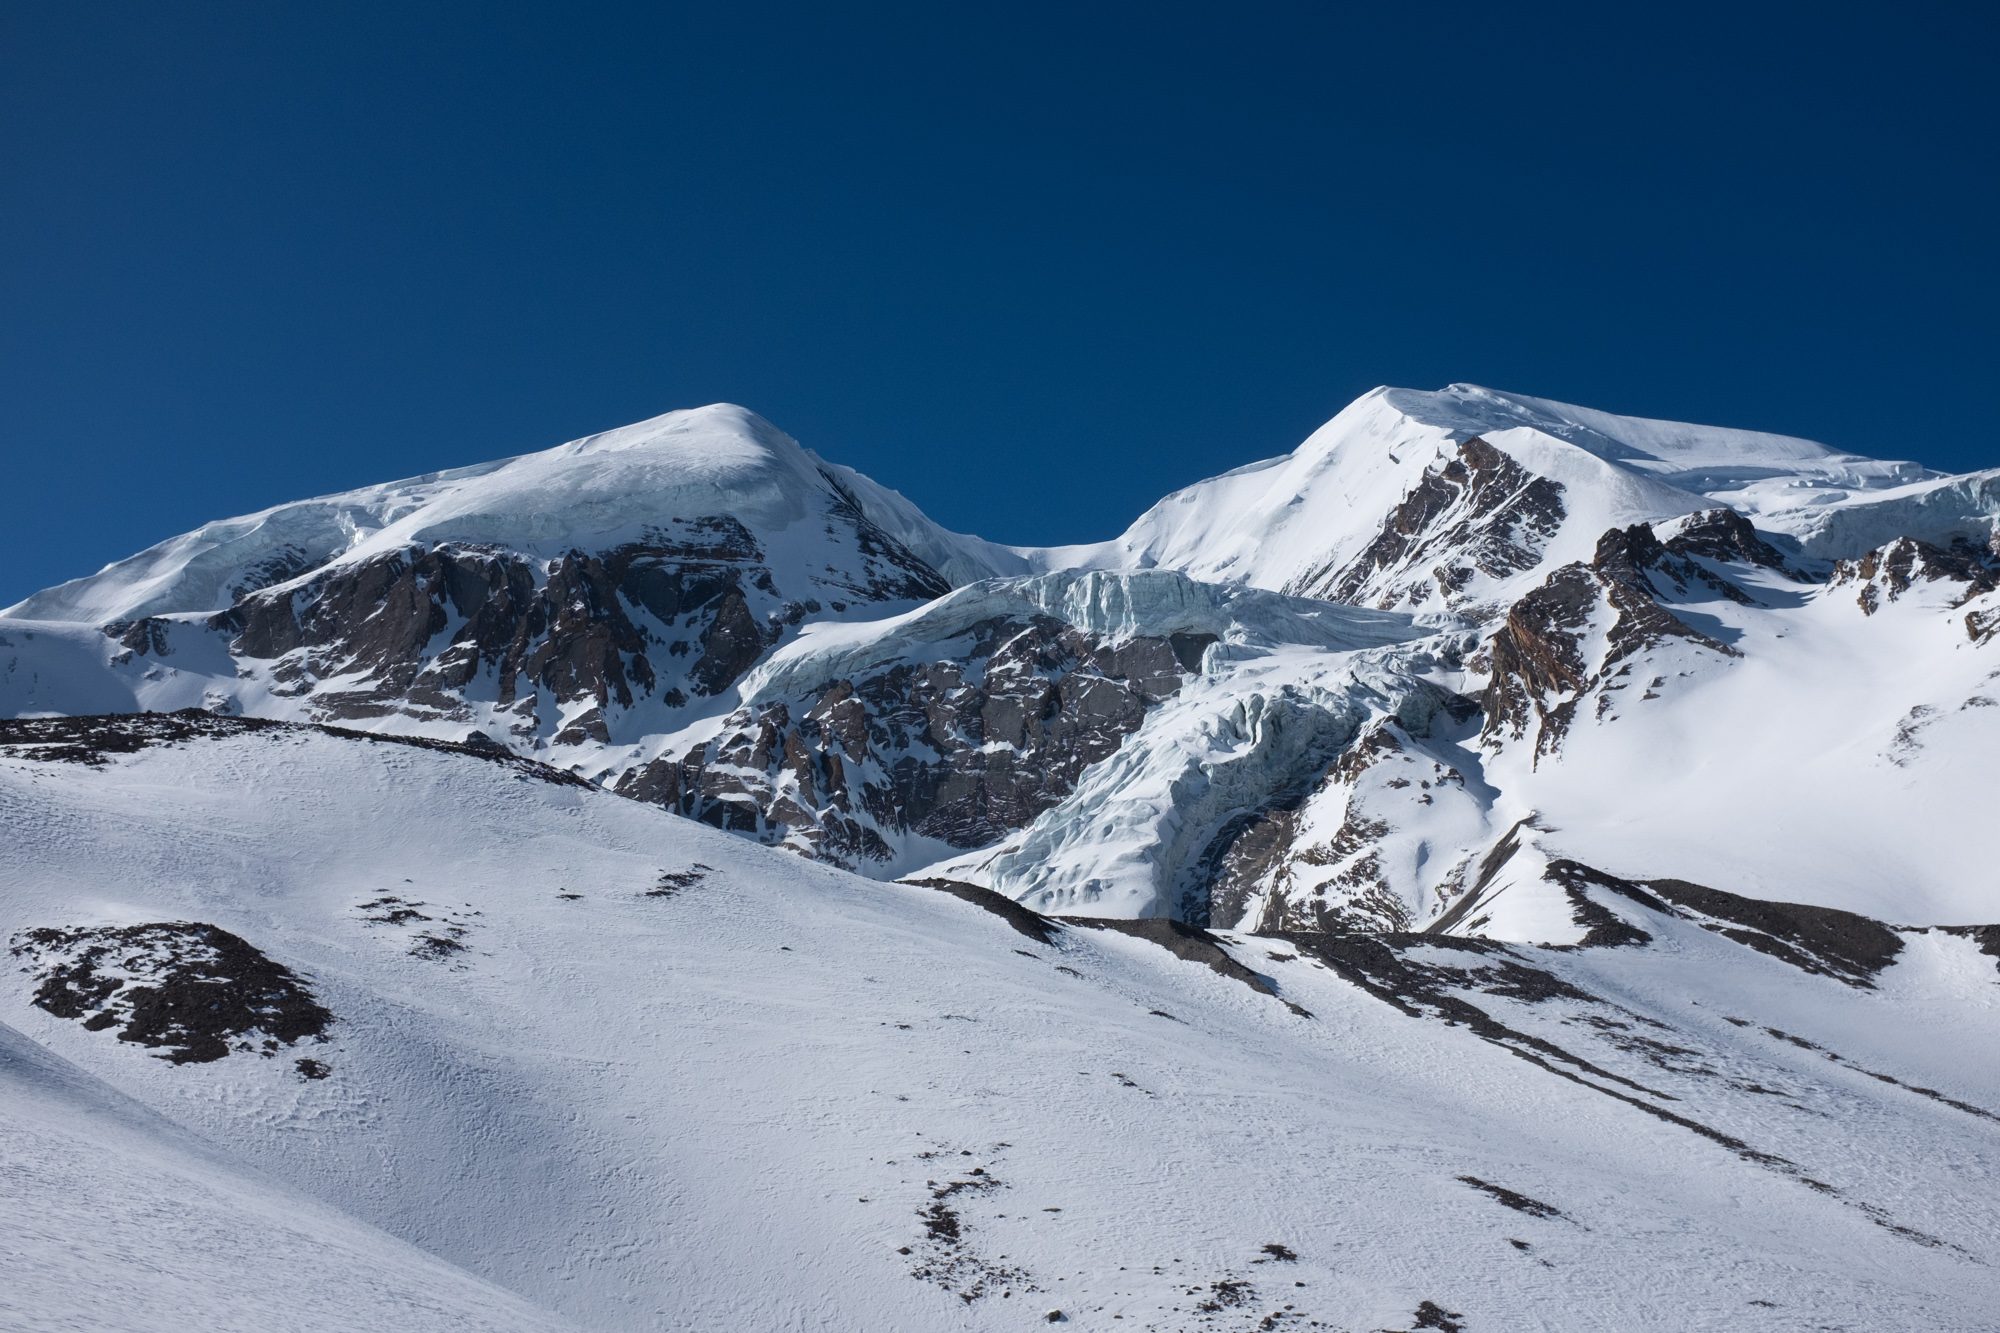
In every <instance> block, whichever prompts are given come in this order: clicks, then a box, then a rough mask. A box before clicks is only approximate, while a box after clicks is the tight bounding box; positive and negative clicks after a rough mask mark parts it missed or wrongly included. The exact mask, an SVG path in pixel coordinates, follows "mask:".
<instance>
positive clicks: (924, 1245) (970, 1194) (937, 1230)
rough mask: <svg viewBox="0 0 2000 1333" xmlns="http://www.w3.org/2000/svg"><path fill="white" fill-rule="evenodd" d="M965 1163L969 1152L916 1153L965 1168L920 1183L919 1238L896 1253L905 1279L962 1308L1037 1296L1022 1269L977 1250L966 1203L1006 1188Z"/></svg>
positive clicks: (922, 1158)
mask: <svg viewBox="0 0 2000 1333" xmlns="http://www.w3.org/2000/svg"><path fill="white" fill-rule="evenodd" d="M970 1158H973V1153H972V1151H971V1150H970V1149H960V1150H959V1151H958V1152H956V1153H953V1152H951V1151H950V1150H949V1149H946V1148H942V1147H934V1148H931V1149H929V1150H928V1151H925V1152H921V1153H918V1154H917V1160H918V1161H924V1162H930V1161H948V1162H952V1163H953V1164H954V1165H957V1166H962V1167H964V1169H963V1170H961V1171H958V1172H956V1173H947V1174H946V1175H945V1177H944V1178H943V1179H929V1180H926V1181H924V1189H925V1191H926V1192H927V1198H926V1200H925V1202H924V1204H923V1206H922V1207H920V1208H919V1209H918V1210H917V1213H916V1217H917V1220H918V1221H919V1222H920V1223H921V1224H922V1233H921V1235H920V1236H919V1237H918V1238H917V1239H916V1240H915V1242H913V1243H912V1244H911V1245H907V1246H904V1247H903V1248H902V1249H901V1250H900V1251H899V1253H901V1254H903V1255H905V1256H906V1257H908V1258H910V1259H911V1260H912V1261H913V1266H912V1268H911V1270H910V1276H912V1277H914V1278H916V1279H918V1280H919V1281H923V1282H931V1283H935V1284H936V1285H937V1286H940V1287H943V1288H944V1289H945V1290H946V1291H949V1292H951V1293H952V1294H953V1295H955V1296H957V1297H958V1298H959V1299H960V1300H961V1301H964V1302H965V1303H966V1304H967V1305H971V1304H973V1303H974V1302H976V1301H981V1300H985V1299H986V1298H988V1297H992V1296H998V1297H1001V1298H1002V1299H1011V1298H1013V1297H1014V1296H1016V1295H1025V1294H1027V1293H1030V1292H1037V1291H1040V1290H1041V1288H1040V1287H1039V1286H1037V1285H1036V1284H1035V1282H1034V1280H1033V1279H1032V1278H1031V1277H1030V1276H1029V1274H1028V1273H1027V1271H1026V1270H1025V1269H1022V1268H1020V1267H1019V1266H1017V1265H1012V1264H1008V1263H1006V1262H1004V1261H1005V1260H1006V1258H1007V1256H1006V1255H1004V1254H1003V1255H999V1256H997V1257H989V1256H987V1255H985V1254H983V1253H982V1252H981V1251H980V1248H979V1246H978V1245H977V1243H976V1238H975V1228H974V1226H973V1225H972V1224H971V1223H970V1222H968V1220H967V1219H966V1217H965V1207H966V1203H967V1202H968V1201H971V1200H975V1199H978V1198H980V1197H981V1196H984V1195H988V1194H992V1193H994V1192H996V1191H999V1190H1004V1189H1006V1188H1007V1185H1006V1182H1005V1181H1003V1180H1001V1179H1000V1178H999V1177H997V1176H995V1175H994V1174H993V1173H992V1170H991V1169H990V1167H989V1166H987V1165H984V1164H974V1163H972V1162H968V1161H967V1160H966V1159H970Z"/></svg>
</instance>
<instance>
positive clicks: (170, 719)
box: [0, 708, 286, 768]
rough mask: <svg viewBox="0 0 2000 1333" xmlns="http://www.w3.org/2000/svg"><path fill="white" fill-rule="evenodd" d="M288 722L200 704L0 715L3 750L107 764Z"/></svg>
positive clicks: (274, 728) (279, 727)
mask: <svg viewBox="0 0 2000 1333" xmlns="http://www.w3.org/2000/svg"><path fill="white" fill-rule="evenodd" d="M285 727H286V724H285V723H282V722H266V721H263V720H261V719H258V718H245V717H218V716H216V715H215V714H213V713H209V712H206V711H204V710H202V709H199V708H185V709H182V710H181V711H179V712H176V713H125V714H110V715H104V716H89V717H15V718H0V755H5V756H6V757H8V758H10V759H40V760H46V761H50V762H56V763H70V764H88V765H90V766H92V767H99V768H101V767H102V766H104V765H105V764H107V763H109V762H110V761H111V759H112V758H114V757H116V756H119V755H128V754H137V753H139V752H140V751H141V750H146V749H150V748H151V747H153V746H156V745H180V744H183V743H185V742H187V741H190V740H196V739H201V738H207V737H219V736H237V735H242V734H244V733H245V732H252V731H282V730H284V729H285Z"/></svg>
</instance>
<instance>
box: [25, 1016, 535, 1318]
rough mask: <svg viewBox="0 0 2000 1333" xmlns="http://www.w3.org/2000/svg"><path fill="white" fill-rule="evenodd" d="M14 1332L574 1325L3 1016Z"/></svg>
mask: <svg viewBox="0 0 2000 1333" xmlns="http://www.w3.org/2000/svg"><path fill="white" fill-rule="evenodd" d="M0 1230H4V1231H5V1233H6V1236H7V1240H6V1243H5V1249H4V1257H0V1277H4V1281H0V1326H4V1327H6V1328H9V1329H12V1330H17V1333H31V1331H32V1330H45V1329H46V1330H56V1329H112V1328H129V1329H142V1328H166V1327H169V1326H172V1325H178V1326H179V1327H183V1328H203V1329H215V1330H225V1329H227V1330H241V1331H242V1333H263V1331H264V1330H268V1329H273V1328H288V1329H326V1330H329V1331H333V1330H350V1329H355V1328H426V1329H464V1330H503V1329H504V1330H517V1329H518V1330H528V1329H551V1330H552V1329H557V1328H563V1327H568V1325H567V1324H566V1322H565V1321H561V1320H557V1319H554V1318H551V1317H550V1316H548V1314H547V1313H546V1312H545V1311H539V1310H536V1309H535V1308H534V1307H532V1306H531V1305H529V1304H528V1303H527V1302H526V1301H524V1300H522V1299H521V1298H520V1297H518V1296H515V1295H513V1294H512V1293H509V1292H506V1291H503V1290H501V1289H500V1288H498V1287H497V1286H495V1285H493V1284H491V1283H488V1282H483V1281H480V1280H478V1279H476V1278H473V1277H472V1276H470V1275H469V1274H467V1273H465V1272H464V1271H463V1270H460V1269H456V1268H453V1267H452V1266H451V1265H449V1264H446V1263H444V1262H443V1261H441V1260H439V1259H437V1258H436V1257H435V1256H433V1255H429V1254H425V1253H424V1252H423V1251H421V1250H418V1249H416V1248H414V1247H413V1246H410V1245H408V1244H406V1243H404V1242H402V1241H398V1240H396V1239H394V1238H393V1237H391V1236H388V1235H386V1234H384V1233H383V1232H381V1231H378V1230H376V1229H375V1228H373V1227H370V1226H368V1225H366V1224H364V1223H361V1222H358V1221H356V1220H355V1219H354V1218H353V1217H351V1216H348V1215H344V1214H342V1213H340V1212H339V1211H337V1210H335V1209H333V1208H331V1207H329V1206H327V1205H326V1204H324V1203H322V1202H320V1201H319V1200H317V1199H313V1198H311V1197H310V1196H308V1195H306V1194H303V1193H301V1192H299V1191H298V1190H295V1189H291V1188H287V1187H286V1186H283V1185H281V1184H278V1183H277V1182H275V1181H273V1180H271V1179H268V1178H266V1177H264V1176H262V1175H260V1174H259V1173H257V1172H255V1171H252V1170H249V1169H246V1167H245V1166H244V1165H243V1164H242V1162H241V1161H237V1160H231V1158H230V1156H229V1155H228V1154H227V1153H225V1152H223V1151H221V1150H219V1149H217V1148H216V1147H214V1146H211V1145H209V1144H207V1143H204V1142H203V1141H202V1140H201V1139H199V1138H198V1137H196V1136H195V1135H192V1134H190V1133H188V1132H187V1131H186V1130H185V1129H182V1128H181V1127H179V1126H178V1125H175V1124H173V1123H172V1122H171V1121H168V1120H166V1119H165V1118H163V1117H161V1116H160V1115H158V1114H157V1113H155V1112H153V1111H151V1110H148V1109H147V1108H146V1107H144V1106H142V1105H141V1104H140V1103H138V1102H136V1101H134V1100H132V1099H131V1098H129V1097H127V1096H125V1095H124V1094H122V1093H119V1092H116V1091H114V1090H113V1089H112V1088H111V1087H109V1086H107V1085H106V1084H105V1082H104V1081H103V1080H101V1079H99V1078H95V1077H93V1076H92V1075H89V1074H86V1073H84V1072H83V1071H82V1070H81V1069H79V1068H77V1067H76V1066H75V1065H73V1064H71V1063H70V1062H69V1061H67V1060H64V1059H62V1058H61V1057H60V1056H57V1055H55V1054H54V1053H53V1052H51V1051H49V1050H48V1049H46V1048H45V1047H43V1046H41V1045H39V1044H37V1043H36V1042H34V1041H31V1040H30V1039H28V1038H27V1037H25V1036H23V1035H22V1034H21V1033H19V1032H17V1031H15V1030H14V1029H13V1028H11V1027H8V1026H6V1025H5V1024H0Z"/></svg>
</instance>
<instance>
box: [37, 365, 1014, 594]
mask: <svg viewBox="0 0 2000 1333" xmlns="http://www.w3.org/2000/svg"><path fill="white" fill-rule="evenodd" d="M843 510H851V511H854V512H852V513H841V512H840V511H843ZM830 514H833V515H836V517H837V518H844V519H845V520H846V521H845V522H844V523H842V522H838V521H837V522H836V523H835V524H833V525H832V526H831V527H829V526H828V525H827V519H828V516H829V515H830ZM714 515H727V516H729V517H731V518H733V519H734V520H736V521H737V522H738V523H740V524H742V525H743V526H744V527H746V528H748V529H749V530H750V532H751V533H753V534H754V535H755V536H756V537H757V538H758V539H759V541H760V542H761V543H762V544H763V545H764V546H765V547H766V548H767V550H768V552H769V555H770V563H771V568H772V571H773V574H774V577H775V578H776V579H777V581H778V582H779V584H780V585H781V586H783V587H785V588H787V589H788V590H790V592H791V594H792V595H793V596H800V597H803V596H808V595H810V594H811V592H812V590H813V589H815V588H829V589H832V590H833V591H834V595H836V596H837V595H838V593H839V590H840V589H841V588H843V587H846V586H847V585H848V584H850V583H852V582H854V578H853V575H854V574H855V573H856V572H857V569H856V566H857V565H859V564H861V563H862V562H863V561H862V558H863V557H865V556H867V555H868V554H869V553H868V552H867V551H866V550H865V549H862V550H860V551H857V550H856V549H855V546H856V543H855V539H854V536H853V528H854V526H855V520H856V519H857V518H858V519H862V520H865V521H867V522H868V523H869V524H870V526H872V527H875V528H877V529H879V530H880V531H881V532H883V533H886V534H888V535H890V536H891V537H893V539H894V540H896V541H897V542H898V543H900V544H902V545H903V546H906V547H909V548H911V549H912V550H914V551H916V552H917V554H918V558H919V559H924V560H927V561H928V562H930V563H931V564H932V567H933V568H943V567H947V566H948V567H950V568H951V569H952V570H953V571H954V572H955V573H956V574H957V575H958V576H959V577H961V578H963V577H987V576H989V575H992V574H998V573H1013V572H1019V571H1020V570H1021V569H1022V567H1023V565H1022V561H1021V559H1020V558H1019V557H1017V556H1013V555H1011V554H1010V553H1008V552H1005V551H1003V550H1002V549H1001V548H999V547H995V546H992V545H991V544H990V543H985V542H980V541H978V540H977V539H974V538H963V537H959V536H957V535H955V534H952V533H947V532H945V531H943V530H942V529H940V528H938V527H937V526H936V525H934V524H931V523H930V522H929V521H928V520H926V519H924V518H923V517H922V515H921V514H919V513H918V512H917V511H916V509H915V508H914V507H913V506H911V505H910V504H909V502H908V501H906V500H904V499H903V498H902V497H901V496H899V495H896V494H895V493H894V492H892V491H888V490H886V489H885V488H883V487H880V486H877V485H876V484H875V483H873V482H870V481H868V480H867V479H866V478H864V477H862V476H860V474H858V473H856V472H854V471H852V470H851V469H848V468H835V467H832V466H830V465H828V464H825V463H823V462H822V461H821V460H820V459H819V458H818V457H817V456H815V455H813V454H811V453H810V452H808V451H807V450H805V449H803V448H801V447H800V446H799V444H798V443H797V442H796V441H794V440H793V439H792V438H791V437H790V436H788V435H786V434H785V433H784V432H782V431H780V430H779V429H778V428H777V427H775V426H773V425H772V424H771V423H770V422H768V421H766V420H764V419H763V418H762V417H760V416H758V415H757V414H756V413H754V412H750V411H748V410H746V409H744V408H741V407H736V406H734V405H731V404H727V403H721V404H716V405H713V406H710V407H702V408H695V409H692V410H689V411H682V412H669V413H666V414H665V415H664V416H658V417H654V418H652V419H651V420H649V421H642V422H638V423H637V424H634V425H630V426H624V427H621V428H619V429H617V430H611V431H605V432H603V433H601V434H597V435H591V436H586V437H585V438H583V439H580V440H574V441H571V442H570V443H568V444H564V445H559V446H557V447H556V448H553V449H549V450H545V451H543V452H541V453H533V454H523V455H521V456H519V457H516V458H509V459H503V460H501V461H499V462H494V463H484V464H480V465H478V466H476V467H469V468H460V469H457V470H454V471H450V472H439V473H432V474H429V475H427V476H422V477H412V478H410V479H408V480H405V481H398V482H390V483H388V484H386V485H382V486H372V487H365V488H362V489H360V490H355V491H349V492H346V493H344V494H341V495H332V496H325V497H322V498H319V499H314V500H306V501H301V502H299V503H296V504H287V505H279V506H277V507H275V508H272V509H267V510H264V511H262V512H261V513H256V514H249V515H246V516H244V517H241V518H232V519H223V520H220V521H217V522H214V523H209V524H206V525H204V526H202V527H201V528H198V529H196V530H195V531H194V532H190V533H187V534H184V535H182V536H180V537H175V538H173V539H171V540H169V541H165V542H162V543H160V544H159V545H158V546H155V547H152V548H150V549H148V550H145V551H142V552H140V553H139V554H138V555H135V556H132V557H130V558H128V559H126V560H121V561H119V562H118V563H116V564H114V565H111V566H109V567H108V568H106V569H105V570H103V571H102V572H100V573H98V574H94V575H91V576H90V577H88V578H83V579H76V580H73V581H72V582H69V583H65V584H61V585H59V586H58V587H55V588H51V589H49V590H47V591H46V592H41V593H37V594H35V595H34V596H32V597H30V598H28V599H27V600H25V601H23V602H20V603H18V604H16V605H14V606H12V607H9V608H7V609H6V610H5V611H3V612H0V615H4V616H10V617H15V618H19V619H27V620H72V621H82V622H84V623H87V624H93V625H101V624H105V623H108V622H111V621H121V620H137V619H142V618H144V617H147V616H157V615H167V614H172V613H177V612H215V611H223V610H226V609H228V608H229V607H230V606H231V605H233V604H234V603H235V602H236V600H237V599H238V598H240V597H241V596H243V594H245V593H247V592H251V591H255V590H258V589H262V588H267V587H271V586H274V585H278V584H282V583H285V582H288V581H293V580H296V579H298V578H299V577H300V576H301V575H304V574H307V573H309V572H312V571H318V570H322V569H324V568H325V567H326V566H327V565H329V564H332V563H335V562H339V563H344V564H363V563H366V562H368V561H369V560H371V559H375V558H379V557H383V556H389V555H394V554H396V553H398V552H401V551H403V550H405V549H407V548H410V547H429V546H435V545H439V544H444V543H457V544H462V545H469V546H476V547H493V548H498V549H502V550H506V551H511V552H515V553H518V554H521V555H525V556H531V557H537V558H541V559H545V560H546V559H553V558H555V557H558V556H561V555H564V554H566V553H568V552H570V551H572V550H578V549H582V550H590V551H600V550H609V549H612V548H615V547H618V546H622V545H627V544H630V543H633V542H637V541H641V540H643V539H645V538H646V537H647V536H648V535H649V534H650V533H651V532H652V531H654V530H655V529H656V528H657V527H658V526H659V525H661V524H662V523H665V522H669V521H672V520H695V519H700V518H704V517H709V516H714ZM842 529H845V531H843V530H842ZM829 539H831V540H829ZM864 547H865V544H864ZM829 567H830V568H831V570H832V572H833V574H834V577H833V578H832V579H831V580H829V579H828V578H827V577H826V575H827V572H828V570H829Z"/></svg>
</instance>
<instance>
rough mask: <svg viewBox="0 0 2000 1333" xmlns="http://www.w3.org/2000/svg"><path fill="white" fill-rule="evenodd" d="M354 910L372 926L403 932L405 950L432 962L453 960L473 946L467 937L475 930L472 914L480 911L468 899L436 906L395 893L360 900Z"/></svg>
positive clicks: (474, 915)
mask: <svg viewBox="0 0 2000 1333" xmlns="http://www.w3.org/2000/svg"><path fill="white" fill-rule="evenodd" d="M426 908H428V909H429V910H428V911H426V910H425V909H426ZM354 910H355V913H356V914H357V915H358V916H359V917H360V918H361V920H362V921H364V922H366V923H367V924H368V925H369V926H371V927H383V926H386V927H390V928H391V929H393V930H396V931H398V932H400V933H401V934H402V935H403V937H404V939H405V941H406V946H407V947H406V950H405V951H406V952H407V953H408V954H409V955H410V956H411V957H412V958H422V959H424V960H425V961H427V962H433V963H443V962H450V961H452V960H453V959H455V958H456V957H457V956H458V955H459V954H462V953H466V952H468V951H469V950H470V949H471V947H472V946H471V945H470V944H468V943H467V942H466V941H467V939H468V937H469V936H470V935H471V934H472V927H473V918H475V917H477V916H479V915H480V913H479V911H478V910H477V909H475V908H473V907H472V906H471V904H469V903H468V904H467V905H465V906H464V907H462V908H446V907H437V906H433V905H432V904H430V903H426V902H420V901H417V900H414V899H409V898H402V897H398V896H397V895H395V894H384V895H382V896H381V897H378V898H373V899H370V900H369V901H367V902H363V903H357V904H356V905H355V908H354Z"/></svg>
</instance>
